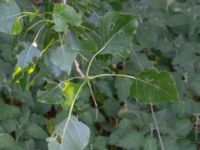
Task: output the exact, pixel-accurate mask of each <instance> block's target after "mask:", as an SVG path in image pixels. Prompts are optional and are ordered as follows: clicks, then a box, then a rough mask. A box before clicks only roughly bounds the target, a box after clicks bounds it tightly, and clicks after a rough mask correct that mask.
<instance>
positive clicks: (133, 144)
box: [117, 131, 143, 150]
mask: <svg viewBox="0 0 200 150" xmlns="http://www.w3.org/2000/svg"><path fill="white" fill-rule="evenodd" d="M142 141H143V135H142V133H140V132H137V131H131V132H130V133H128V134H126V135H125V136H124V137H122V138H121V139H120V141H119V143H118V144H117V145H118V146H120V147H123V148H126V149H134V150H139V149H140V148H141V147H142Z"/></svg>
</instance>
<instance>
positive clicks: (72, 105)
mask: <svg viewBox="0 0 200 150" xmlns="http://www.w3.org/2000/svg"><path fill="white" fill-rule="evenodd" d="M85 84H86V81H84V82H83V83H82V84H81V86H80V87H79V89H78V91H77V93H76V95H75V96H74V99H73V101H72V104H71V106H70V110H69V114H68V117H67V121H66V124H65V127H64V129H63V133H62V138H61V144H60V147H59V150H62V148H63V147H62V146H63V145H65V144H62V143H64V142H65V138H64V135H65V132H66V130H67V126H68V123H69V120H70V118H71V115H72V111H73V108H74V104H75V102H76V100H77V98H78V96H79V94H80V92H81V90H82V88H83V87H84V85H85Z"/></svg>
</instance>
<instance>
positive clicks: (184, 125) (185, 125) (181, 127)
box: [173, 119, 193, 137]
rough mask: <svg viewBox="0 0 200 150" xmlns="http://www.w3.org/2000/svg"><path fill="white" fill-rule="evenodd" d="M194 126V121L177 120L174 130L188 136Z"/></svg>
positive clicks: (180, 134) (177, 133)
mask: <svg viewBox="0 0 200 150" xmlns="http://www.w3.org/2000/svg"><path fill="white" fill-rule="evenodd" d="M192 128H193V123H192V122H191V121H190V120H186V119H184V120H177V121H176V123H175V125H174V128H173V130H174V132H175V134H176V135H177V136H183V137H185V136H187V135H188V134H189V133H190V132H191V131H192Z"/></svg>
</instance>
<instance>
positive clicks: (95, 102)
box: [87, 80, 98, 119]
mask: <svg viewBox="0 0 200 150" xmlns="http://www.w3.org/2000/svg"><path fill="white" fill-rule="evenodd" d="M87 83H88V86H89V89H90V92H91V96H92V100H93V102H94V106H95V109H96V115H95V116H96V119H98V104H97V101H96V98H95V96H94V92H93V91H92V85H91V83H90V81H89V80H88V82H87Z"/></svg>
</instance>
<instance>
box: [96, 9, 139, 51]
mask: <svg viewBox="0 0 200 150" xmlns="http://www.w3.org/2000/svg"><path fill="white" fill-rule="evenodd" d="M137 26H138V19H137V17H136V16H134V15H128V14H122V13H118V12H111V13H107V14H106V15H105V16H104V17H102V18H101V19H100V21H99V26H98V34H99V35H100V37H101V48H102V49H103V51H102V54H111V55H127V54H128V53H130V52H131V50H132V36H133V33H134V32H135V31H136V28H137ZM98 42H99V41H98Z"/></svg>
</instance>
